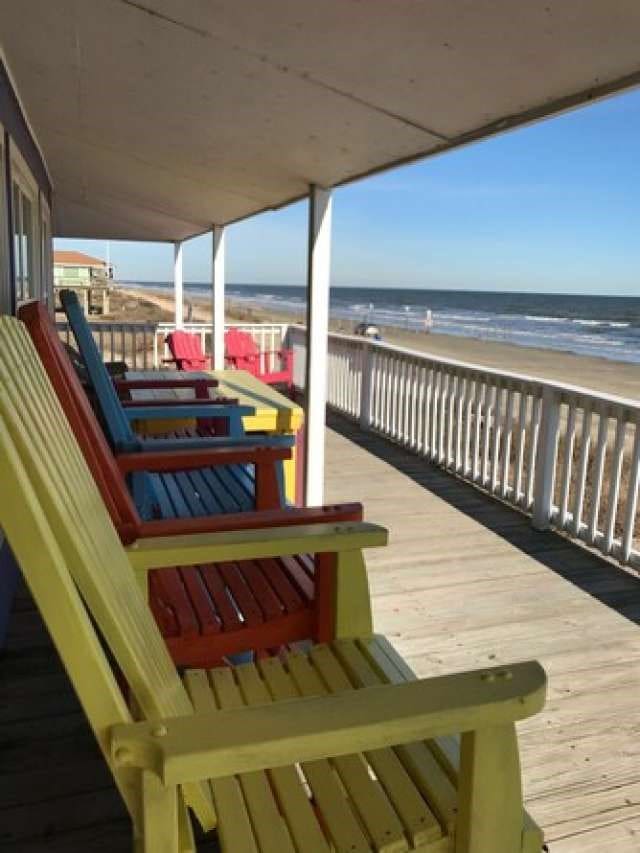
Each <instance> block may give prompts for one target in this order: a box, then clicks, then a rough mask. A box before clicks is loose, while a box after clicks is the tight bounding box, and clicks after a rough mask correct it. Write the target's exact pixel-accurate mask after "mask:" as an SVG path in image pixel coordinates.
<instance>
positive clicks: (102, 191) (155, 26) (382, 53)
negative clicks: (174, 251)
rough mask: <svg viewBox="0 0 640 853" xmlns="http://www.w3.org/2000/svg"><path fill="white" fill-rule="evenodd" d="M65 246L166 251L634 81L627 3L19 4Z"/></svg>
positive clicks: (639, 77) (32, 111) (10, 26)
mask: <svg viewBox="0 0 640 853" xmlns="http://www.w3.org/2000/svg"><path fill="white" fill-rule="evenodd" d="M2 39H3V41H4V49H5V52H6V55H7V59H8V61H9V65H10V67H11V69H12V72H13V75H14V77H15V79H16V83H17V85H18V89H19V92H20V95H21V97H22V100H23V104H24V106H25V109H26V112H27V114H28V117H29V119H30V121H31V123H32V125H33V128H34V131H35V134H36V136H37V138H38V140H39V141H40V144H41V146H42V148H43V152H44V155H45V158H46V160H47V163H48V166H49V169H50V172H51V177H52V179H53V183H54V188H55V192H56V204H55V233H56V234H57V235H60V236H64V235H67V236H78V237H113V238H128V239H149V240H176V239H182V238H185V237H189V236H192V235H194V234H197V233H200V232H202V231H204V230H207V229H208V228H209V227H210V225H211V223H213V222H216V223H219V224H224V223H228V222H232V221H234V220H237V219H240V218H242V217H246V216H249V215H251V214H253V213H256V212H258V211H261V210H265V209H269V208H274V207H278V206H281V205H283V204H286V203H287V202H289V201H291V200H294V199H296V198H299V197H301V196H302V195H304V194H305V193H306V191H307V185H308V184H309V183H318V184H321V185H325V186H331V185H338V184H342V183H345V182H347V181H350V180H353V179H354V178H357V177H360V176H363V175H366V174H367V173H369V172H372V171H375V170H378V169H383V168H385V167H388V166H390V165H393V164H396V163H400V162H403V161H405V160H409V159H412V158H416V157H421V156H424V155H428V154H432V153H435V152H437V151H440V150H443V149H447V148H450V147H454V146H456V145H460V144H463V143H465V142H467V141H469V140H472V139H475V138H482V137H484V136H487V135H490V134H492V133H495V132H498V131H500V130H504V129H506V128H508V127H511V126H515V125H517V124H520V123H523V122H526V121H530V120H532V119H535V118H538V117H541V116H544V115H547V114H549V113H552V112H554V111H557V110H560V109H564V108H567V107H569V106H572V105H575V104H579V103H582V102H585V101H588V100H590V99H592V98H594V97H599V96H601V95H604V94H607V93H609V92H613V91H617V90H618V89H621V88H624V87H626V86H630V85H635V84H636V83H637V82H639V81H640V55H639V54H638V42H639V41H640V4H639V3H638V2H637V0H608V2H606V3H603V2H602V0H527V2H526V3H521V2H514V0H430V2H427V0H424V2H418V0H393V2H390V0H322V2H320V3H318V2H316V0H313V2H312V0H268V2H265V0H241V1H240V2H238V0H190V2H184V0H139V2H138V0H81V2H76V0H56V2H55V3H52V2H51V0H20V2H19V3H8V4H5V5H4V6H3V10H2Z"/></svg>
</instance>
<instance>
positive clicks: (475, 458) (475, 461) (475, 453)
mask: <svg viewBox="0 0 640 853" xmlns="http://www.w3.org/2000/svg"><path fill="white" fill-rule="evenodd" d="M484 392H485V386H484V382H483V381H482V379H481V378H480V375H479V374H476V396H475V405H474V407H473V408H474V421H473V449H472V451H471V452H472V459H471V462H472V469H471V470H472V474H471V476H472V478H473V480H474V482H476V483H477V482H478V480H479V478H480V474H481V469H480V437H481V435H482V404H483V397H484Z"/></svg>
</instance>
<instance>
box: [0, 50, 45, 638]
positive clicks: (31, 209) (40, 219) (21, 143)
mask: <svg viewBox="0 0 640 853" xmlns="http://www.w3.org/2000/svg"><path fill="white" fill-rule="evenodd" d="M51 205H52V187H51V182H50V180H49V176H48V174H47V168H46V165H45V162H44V159H43V157H42V154H41V152H40V149H39V147H38V144H37V141H36V139H35V138H34V137H33V134H32V133H31V130H30V127H29V123H28V120H27V118H26V116H25V115H24V112H23V110H22V108H21V105H20V99H19V95H18V92H16V90H15V88H14V86H13V83H12V79H11V74H10V72H9V70H8V68H7V66H6V63H5V61H4V57H3V55H2V52H1V50H0V314H13V313H15V311H16V308H17V306H18V304H19V303H20V301H21V300H24V299H27V298H34V297H35V298H39V299H42V300H43V301H45V302H48V303H49V304H50V305H51V304H53V303H52V300H53V270H52V263H51V259H52V234H51ZM17 580H18V568H17V566H16V564H15V561H14V559H13V556H12V554H11V551H10V549H9V546H8V544H7V542H6V541H5V539H4V536H3V533H2V530H1V529H0V649H1V648H2V646H3V644H4V638H5V635H6V630H7V625H8V620H9V613H10V610H11V604H12V601H13V596H14V592H15V588H16V584H17Z"/></svg>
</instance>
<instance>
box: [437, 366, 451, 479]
mask: <svg viewBox="0 0 640 853" xmlns="http://www.w3.org/2000/svg"><path fill="white" fill-rule="evenodd" d="M448 404H449V374H448V373H446V372H443V374H442V381H441V384H440V404H439V406H438V462H439V463H440V464H441V465H445V464H446V461H447V460H446V456H445V450H446V438H447V409H448Z"/></svg>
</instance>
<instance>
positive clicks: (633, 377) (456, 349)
mask: <svg viewBox="0 0 640 853" xmlns="http://www.w3.org/2000/svg"><path fill="white" fill-rule="evenodd" d="M187 302H188V303H190V305H191V319H192V320H193V321H194V322H203V323H206V322H210V321H211V308H210V306H209V303H208V300H207V299H206V298H205V297H199V296H191V295H188V297H187V299H185V303H187ZM111 303H112V309H111V313H110V315H109V316H108V317H105V320H106V319H112V320H118V319H125V316H126V319H127V320H128V321H146V322H159V321H170V320H172V319H173V296H172V295H171V294H167V293H163V292H162V291H153V290H151V289H146V288H145V289H136V288H132V287H127V288H124V287H118V288H115V289H114V291H113V296H112V299H111ZM226 313H227V317H228V319H229V321H230V322H252V323H260V322H262V323H265V322H284V323H286V322H289V323H290V322H303V319H304V318H303V317H302V316H301V315H297V316H294V315H287V314H284V313H282V312H275V311H268V310H265V309H263V308H253V307H252V308H248V307H246V306H244V305H238V304H234V303H233V301H232V300H227V305H226ZM187 316H188V305H186V304H185V319H187ZM331 328H332V330H333V331H343V332H350V331H351V330H352V323H350V322H349V321H345V320H334V321H332V322H331ZM382 332H383V338H384V340H385V341H386V342H387V343H392V344H396V345H398V346H401V347H406V348H407V349H413V350H418V351H420V352H424V353H430V354H432V355H434V356H444V357H446V358H451V359H455V360H457V361H465V362H472V363H474V364H477V365H482V366H485V367H493V368H495V369H497V370H505V371H511V372H515V373H522V374H525V375H527V376H535V377H539V378H541V379H548V380H555V381H557V382H565V383H569V384H571V385H580V386H582V387H584V388H589V389H592V390H594V391H599V392H601V393H605V394H617V395H619V396H621V397H628V398H630V399H633V400H640V364H629V363H627V362H621V361H612V360H609V359H605V358H596V357H591V356H584V355H574V354H573V353H569V352H562V351H560V350H545V349H538V348H535V347H524V346H522V347H521V346H517V345H515V344H510V343H509V344H507V343H499V342H496V341H485V340H478V339H475V338H462V337H456V336H454V335H441V334H433V333H432V334H421V333H416V332H408V331H403V330H402V329H395V328H383V330H382Z"/></svg>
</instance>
